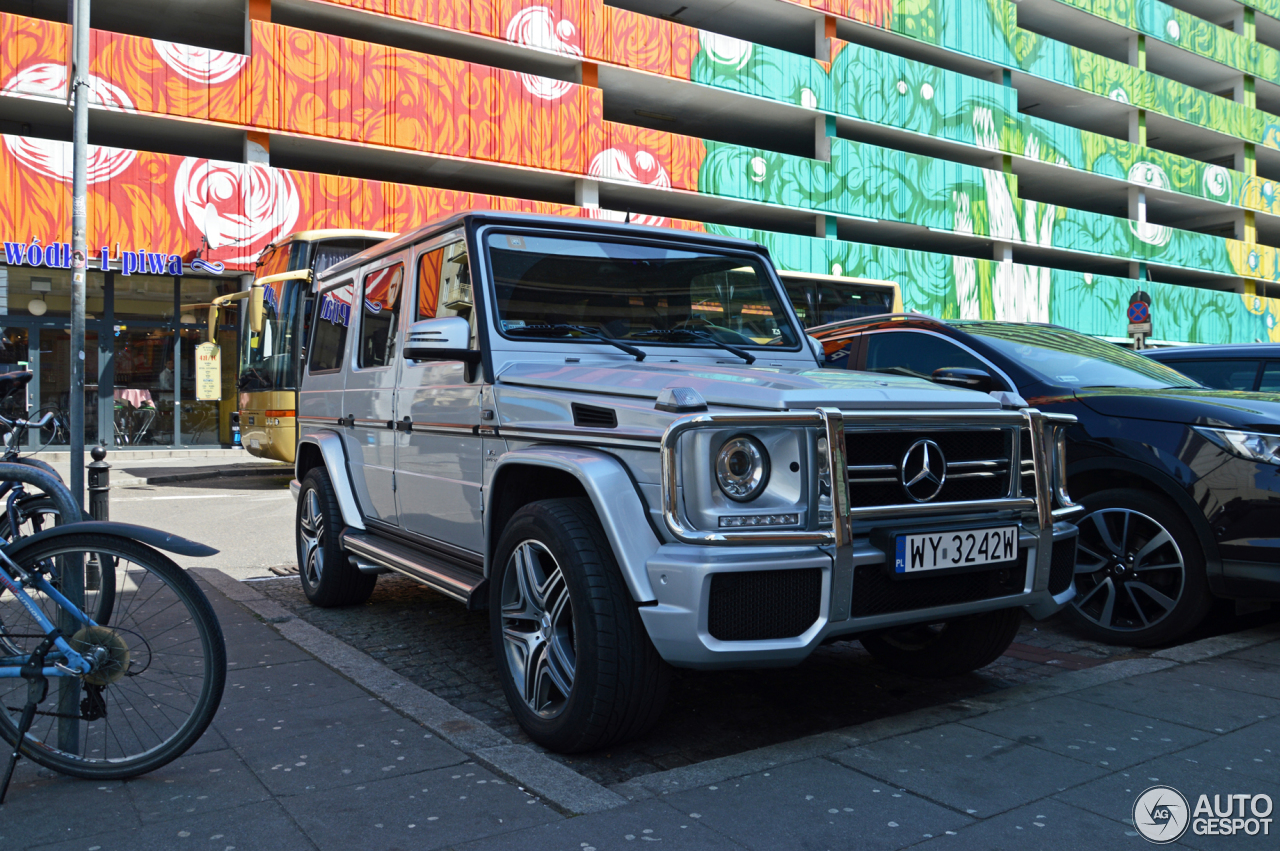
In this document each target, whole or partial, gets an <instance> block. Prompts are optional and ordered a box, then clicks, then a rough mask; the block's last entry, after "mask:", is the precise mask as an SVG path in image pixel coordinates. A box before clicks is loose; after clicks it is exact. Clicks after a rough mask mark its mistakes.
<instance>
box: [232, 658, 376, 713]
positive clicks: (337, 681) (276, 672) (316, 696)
mask: <svg viewBox="0 0 1280 851" xmlns="http://www.w3.org/2000/svg"><path fill="white" fill-rule="evenodd" d="M227 688H228V690H231V689H234V690H235V693H236V697H237V699H239V700H266V699H283V700H285V701H288V703H289V704H290V705H306V706H324V705H327V704H330V703H339V702H341V701H344V700H351V699H353V698H358V697H364V696H366V695H367V694H368V692H366V691H365V690H364V689H362V688H360V687H359V686H357V685H355V684H354V683H352V682H351V681H350V680H348V679H346V678H345V677H343V676H341V675H339V674H337V673H335V672H334V671H333V669H332V668H330V667H328V666H327V665H324V664H322V663H320V662H317V661H316V660H315V659H305V660H303V661H299V662H287V663H284V664H281V665H264V666H259V667H250V668H241V667H238V666H237V668H236V670H234V671H228V672H227Z"/></svg>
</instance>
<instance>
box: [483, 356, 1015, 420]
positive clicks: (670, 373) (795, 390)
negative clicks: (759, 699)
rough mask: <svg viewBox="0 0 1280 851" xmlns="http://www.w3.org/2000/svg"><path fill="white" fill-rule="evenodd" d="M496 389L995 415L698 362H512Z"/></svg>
mask: <svg viewBox="0 0 1280 851" xmlns="http://www.w3.org/2000/svg"><path fill="white" fill-rule="evenodd" d="M498 383H499V384H511V385H519V386H524V387H540V388H545V389H549V390H573V391H577V392H580V393H596V394H601V395H607V396H629V397H633V398H641V399H657V398H658V394H659V393H660V392H661V391H662V390H663V389H664V388H667V387H692V388H693V389H694V390H697V391H698V392H699V393H700V394H702V398H703V399H706V400H707V404H708V405H712V406H725V407H734V408H753V409H760V410H769V411H785V410H791V409H802V408H817V407H820V406H831V407H837V408H843V409H845V410H859V409H876V408H881V409H885V410H899V411H902V410H914V409H927V410H937V409H963V410H974V409H984V408H985V409H998V408H999V407H1000V403H999V402H997V401H996V400H995V399H993V398H992V397H990V396H988V395H987V394H985V393H976V392H974V391H972V390H961V389H957V388H954V387H944V386H942V385H940V384H933V383H931V382H928V381H924V380H922V379H918V378H907V377H904V376H897V375H882V374H880V373H870V372H849V371H846V370H838V369H805V368H801V369H793V370H788V369H779V368H776V367H769V368H763V367H751V366H742V367H733V366H724V365H721V364H716V365H700V364H676V363H673V364H653V365H649V364H643V363H621V364H564V363H557V364H551V363H515V364H512V365H510V366H509V367H507V368H506V369H504V370H503V371H502V372H501V374H499V375H498Z"/></svg>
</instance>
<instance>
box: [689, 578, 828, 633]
mask: <svg viewBox="0 0 1280 851" xmlns="http://www.w3.org/2000/svg"><path fill="white" fill-rule="evenodd" d="M821 608H822V570H821V569H820V568H816V567H812V568H801V569H799V570H751V571H746V572H742V573H716V574H713V575H712V577H711V603H710V606H709V607H708V611H707V628H708V630H709V631H710V632H711V637H712V638H716V639H719V640H720V641H764V640H766V639H771V638H794V637H795V636H797V635H800V634H801V633H803V632H804V631H805V630H806V629H808V628H809V627H811V626H813V623H814V621H816V620H817V619H818V614H819V612H820V611H821Z"/></svg>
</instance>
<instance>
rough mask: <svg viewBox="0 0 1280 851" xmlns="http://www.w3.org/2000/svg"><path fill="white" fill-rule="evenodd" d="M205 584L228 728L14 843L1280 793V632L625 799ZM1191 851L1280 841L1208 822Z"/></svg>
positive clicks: (1071, 844)
mask: <svg viewBox="0 0 1280 851" xmlns="http://www.w3.org/2000/svg"><path fill="white" fill-rule="evenodd" d="M196 574H197V575H198V576H201V577H202V582H203V584H204V587H205V589H206V591H207V593H208V594H209V596H210V598H211V600H212V601H213V603H214V606H215V609H216V610H217V612H218V615H219V617H220V618H221V619H222V624H223V628H224V630H225V632H226V635H227V640H228V649H229V656H230V659H231V662H232V664H231V669H232V670H231V673H230V675H229V680H228V688H227V693H226V698H225V700H224V702H223V706H222V708H221V709H220V711H219V713H218V717H217V718H216V719H215V721H214V724H213V727H212V728H211V729H210V731H209V733H208V734H206V736H205V737H204V739H202V740H201V742H200V743H199V744H198V745H197V747H196V748H194V749H193V750H192V752H190V753H189V754H187V755H186V756H184V757H183V758H181V759H179V760H178V761H176V762H175V763H173V764H171V765H170V766H168V767H166V768H164V769H161V770H159V771H156V772H154V773H152V774H151V775H148V776H146V777H142V778H137V779H134V780H130V781H126V782H116V783H92V782H86V781H79V780H74V779H70V778H64V777H60V776H57V775H54V774H50V773H48V772H45V771H43V770H39V769H36V768H34V767H33V766H31V765H30V764H23V766H22V767H21V769H20V771H19V774H18V777H17V781H16V782H15V784H14V786H13V788H12V789H11V791H10V797H9V801H8V803H7V804H6V805H5V806H4V807H3V808H0V848H32V849H35V848H39V849H44V848H51V849H52V848H57V849H63V848H65V849H78V850H79V851H111V849H117V848H119V849H129V850H130V851H141V849H153V848H154V849H166V851H167V849H173V848H192V849H197V848H198V849H216V851H245V850H246V849H257V848H264V849H270V851H292V849H335V851H338V849H341V851H350V849H366V848H367V849H383V848H385V849H392V848H413V849H432V848H459V849H520V851H537V850H538V849H548V850H550V849H573V850H574V851H588V849H590V851H605V849H622V848H627V849H633V848H636V847H637V846H638V844H639V843H642V842H645V841H649V842H655V841H661V842H662V843H663V846H662V847H668V848H670V847H675V848H689V849H719V848H726V849H728V848H734V849H740V848H752V849H770V850H771V851H772V849H792V848H794V849H809V848H813V849H822V848H829V849H843V848H859V849H861V848H870V849H897V848H906V847H920V848H927V849H932V848H935V847H936V848H946V849H949V848H963V849H983V851H986V849H998V848H1017V849H1039V848H1044V849H1051V848H1063V849H1079V848H1086V847H1096V848H1105V849H1124V848H1132V849H1142V848H1146V847H1148V845H1147V843H1146V841H1145V840H1143V839H1142V838H1140V837H1139V836H1138V834H1137V831H1136V830H1135V828H1134V826H1133V824H1132V823H1131V822H1130V821H1129V819H1130V818H1131V813H1132V808H1133V803H1134V799H1135V798H1136V796H1137V795H1138V794H1139V793H1141V792H1142V791H1143V790H1145V789H1147V788H1148V787H1150V786H1152V785H1156V784H1157V783H1162V784H1167V785H1169V786H1172V787H1174V788H1176V789H1178V790H1180V791H1181V792H1182V793H1183V794H1184V795H1185V796H1187V798H1188V799H1190V801H1191V802H1192V804H1193V805H1194V802H1195V800H1196V798H1197V797H1198V796H1199V795H1200V794H1202V793H1204V794H1208V795H1209V796H1210V799H1211V800H1212V796H1213V795H1214V794H1220V795H1228V794H1258V793H1265V794H1269V795H1270V796H1271V798H1272V800H1278V799H1280V626H1276V625H1271V626H1267V627H1263V628H1260V629H1256V630H1252V631H1250V632H1248V633H1242V634H1237V635H1233V636H1223V637H1220V638H1213V639H1207V640H1205V641H1201V642H1196V643H1195V644H1192V645H1184V646H1182V647H1178V648H1172V649H1170V650H1167V651H1160V652H1159V653H1156V654H1153V655H1152V656H1150V657H1148V658H1144V659H1130V660H1124V661H1118V662H1110V663H1107V664H1103V665H1099V666H1095V667H1090V668H1087V669H1081V670H1076V671H1070V672H1067V673H1064V674H1062V675H1060V676H1058V677H1054V678H1052V679H1049V680H1044V681H1041V682H1037V683H1032V684H1028V685H1024V686H1016V687H1013V688H1008V689H1005V690H1003V691H1000V692H998V693H995V694H992V695H984V696H982V697H979V698H975V699H970V700H962V701H957V702H953V703H950V704H947V705H944V706H937V707H932V708H929V709H924V710H918V711H915V712H910V713H906V714H903V715H900V716H895V717H892V718H884V719H881V720H878V721H875V722H871V723H868V724H862V725H859V726H855V727H847V728H844V729H841V730H838V731H835V732H831V733H824V734H821V735H817V736H812V737H809V738H807V739H800V740H797V741H793V742H787V743H782V744H779V745H775V746H772V747H769V748H763V749H760V750H755V751H749V752H746V753H741V754H736V755H733V756H730V757H725V758H721V759H715V760H710V761H707V762H703V763H699V764H696V765H689V766H684V767H681V768H676V769H673V770H670V771H664V772H657V773H653V774H648V775H645V776H643V777H640V778H637V779H636V780H634V781H631V782H629V783H624V784H619V785H615V786H614V787H612V788H611V789H604V788H603V787H598V786H596V785H595V784H592V783H591V782H590V781H587V780H585V779H583V778H581V777H579V776H578V775H576V774H572V772H569V771H567V769H564V767H563V766H561V765H560V764H559V763H551V762H550V761H549V760H547V759H546V758H545V757H543V756H542V755H541V754H539V753H537V752H536V750H534V749H532V748H530V747H528V746H526V745H520V744H513V743H511V742H510V741H509V740H507V739H506V738H505V737H503V736H501V735H500V734H499V733H497V732H495V731H493V730H492V729H491V728H488V727H487V726H486V725H484V724H483V723H481V722H479V721H476V720H475V719H472V718H469V717H468V716H466V715H464V714H462V713H461V712H459V711H457V710H456V709H453V708H452V707H450V706H448V704H446V703H444V702H443V701H441V700H439V698H436V697H435V696H434V695H431V694H430V693H429V692H425V691H424V690H421V689H419V688H418V687H416V686H414V685H413V684H412V683H410V682H409V681H407V680H404V678H402V677H398V676H397V675H395V674H393V673H392V672H390V671H389V670H387V669H386V668H384V667H383V666H382V665H381V664H380V663H378V662H377V661H375V660H373V659H372V658H370V657H368V656H365V655H364V654H361V653H359V652H358V651H355V650H353V649H352V648H349V647H346V646H345V645H342V644H341V643H340V642H337V641H336V640H334V639H332V638H331V637H329V636H326V635H324V634H323V633H320V632H319V630H316V629H315V628H314V627H312V626H310V625H308V624H305V623H303V622H301V621H299V620H298V619H297V618H294V617H292V616H290V615H289V614H288V613H287V612H286V610H284V609H283V608H281V607H280V606H279V605H278V604H274V603H272V602H270V601H268V600H265V598H262V597H261V596H260V595H258V594H257V593H256V592H254V591H252V590H251V589H249V588H248V587H246V586H239V585H237V584H236V583H230V582H228V581H223V580H221V579H218V580H217V581H212V582H210V581H205V580H210V579H214V577H213V576H212V575H211V574H210V573H209V572H202V571H197V572H196ZM224 592H225V593H224ZM228 595H230V597H234V598H235V599H234V600H233V599H229V596H228ZM289 639H293V640H289ZM295 642H297V643H295ZM304 647H306V648H307V649H304ZM310 651H315V652H316V653H319V654H320V655H321V656H323V657H324V661H322V660H321V659H319V658H317V657H316V656H315V655H313V653H312V652H310ZM339 672H342V673H339ZM344 674H345V676H344ZM353 680H354V681H353ZM357 683H359V684H357ZM501 766H505V768H500V770H499V771H495V770H493V768H494V767H501ZM548 766H550V767H551V770H550V771H548ZM557 772H560V773H557ZM593 789H594V790H595V791H593ZM535 790H536V793H535ZM577 813H585V814H581V815H578V814H577ZM1272 827H1273V828H1274V827H1275V825H1272ZM1180 845H1181V846H1183V847H1191V848H1196V849H1216V848H1231V849H1246V851H1247V850H1248V849H1255V848H1256V849H1274V848H1275V847H1276V846H1277V840H1276V832H1275V830H1274V829H1273V830H1272V831H1271V833H1270V835H1268V836H1261V835H1259V836H1230V837H1224V836H1198V835H1195V834H1194V833H1193V832H1191V831H1188V832H1187V833H1186V835H1184V836H1183V838H1182V840H1181V842H1180Z"/></svg>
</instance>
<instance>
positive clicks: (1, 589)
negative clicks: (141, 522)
mask: <svg viewBox="0 0 1280 851" xmlns="http://www.w3.org/2000/svg"><path fill="white" fill-rule="evenodd" d="M6 378H7V376H0V393H2V392H3V390H4V384H5V379H6ZM28 487H31V488H38V489H39V490H40V492H41V498H43V499H47V500H48V505H50V506H52V508H53V509H54V510H55V511H56V513H52V512H51V513H47V514H39V515H31V516H39V517H41V518H43V519H44V520H51V521H52V522H54V523H56V524H57V525H55V526H53V527H51V528H43V529H40V530H36V531H33V530H31V529H24V528H20V527H16V526H14V525H13V523H12V522H10V524H9V525H10V529H9V531H10V533H11V535H10V536H8V537H9V540H5V541H0V738H3V739H4V741H5V742H7V743H8V744H9V745H10V746H11V747H12V752H11V754H10V759H9V762H8V765H7V768H6V770H5V773H4V776H3V778H2V779H0V802H3V800H4V796H5V794H6V792H7V790H8V786H9V783H10V781H11V779H12V776H13V770H14V767H15V766H16V764H17V762H18V759H19V757H20V756H26V757H27V758H28V759H31V760H32V761H33V762H36V763H38V764H39V765H42V766H44V767H46V768H50V769H53V770H55V771H59V772H62V773H64V774H69V775H72V776H76V777H84V778H90V779H95V780H109V779H122V778H126V777H134V776H137V775H139V774H144V773H146V772H149V771H153V770H155V769H156V768H159V767H160V766H162V765H165V764H167V763H168V762H170V761H172V760H174V759H176V758H177V757H178V756H180V755H181V754H182V753H184V752H185V751H186V750H187V749H188V748H190V747H191V745H193V744H194V743H195V742H196V741H197V740H198V739H199V738H200V736H201V735H202V734H203V733H204V731H205V730H206V729H207V728H208V726H209V724H210V722H211V721H212V720H213V716H214V713H215V712H216V711H217V708H218V704H219V702H220V701H221V699H222V691H223V687H224V684H225V682H226V666H227V662H226V646H225V643H224V641H223V637H222V629H221V627H220V626H219V624H218V621H217V618H216V616H215V615H214V613H213V608H212V606H210V604H209V601H208V599H207V598H206V597H205V596H204V594H203V592H201V590H200V588H199V586H197V585H196V583H195V581H194V580H193V579H192V578H191V577H190V576H189V575H188V574H187V573H186V572H185V571H184V570H183V569H182V568H180V567H178V565H176V564H174V563H173V561H172V560H170V559H169V558H168V557H167V556H165V555H164V554H163V553H161V552H159V550H167V551H169V552H173V553H178V554H180V555H188V556H209V555H213V554H215V553H216V552H217V550H214V549H212V548H211V547H207V546H204V545H203V544H198V543H195V542H194V541H189V540H186V539H185V538H180V537H178V536H176V535H170V534H167V533H164V532H160V531H157V530H154V529H147V528H144V527H141V526H133V525H130V524H125V523H111V522H97V521H78V522H75V523H67V522H64V518H66V517H73V516H80V511H79V507H78V506H77V505H76V503H75V500H74V498H73V497H72V495H71V493H70V492H69V491H67V489H66V487H65V486H63V485H62V483H61V482H60V481H59V480H58V479H57V478H56V474H55V475H50V474H49V473H47V472H46V471H44V470H43V469H39V468H37V467H34V466H31V465H29V464H23V463H16V462H14V461H0V493H8V494H10V495H11V497H12V494H13V493H15V492H16V491H19V490H21V491H22V492H23V493H26V492H27V490H26V489H27V488H28ZM7 508H8V510H7V514H8V515H9V518H10V520H11V521H12V519H13V517H14V516H15V515H14V513H13V512H14V511H15V503H14V499H13V498H11V499H10V501H9V504H8V507H7Z"/></svg>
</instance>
